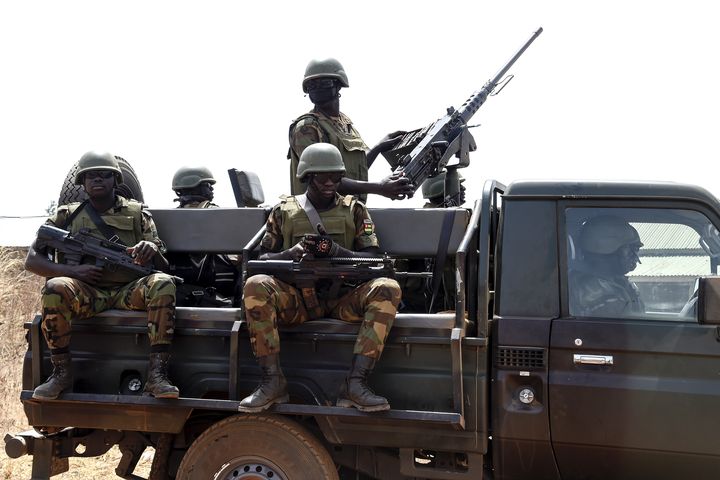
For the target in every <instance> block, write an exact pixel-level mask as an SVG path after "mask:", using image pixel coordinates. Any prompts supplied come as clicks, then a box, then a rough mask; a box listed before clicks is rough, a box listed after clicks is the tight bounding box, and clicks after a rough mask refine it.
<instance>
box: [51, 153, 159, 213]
mask: <svg viewBox="0 0 720 480" xmlns="http://www.w3.org/2000/svg"><path fill="white" fill-rule="evenodd" d="M115 158H116V159H117V161H118V165H119V166H120V170H121V171H122V174H123V183H122V184H121V185H120V186H118V193H119V194H120V195H122V196H123V197H126V198H130V199H133V200H137V201H138V202H144V201H145V200H144V199H143V193H142V188H141V187H140V182H139V181H138V178H137V174H136V173H135V170H133V168H132V166H130V163H128V161H127V160H125V159H124V158H122V157H118V156H117V155H116V156H115ZM77 171H78V164H77V162H75V164H74V165H73V166H72V167H71V168H70V171H69V172H68V174H67V175H66V176H65V181H64V182H63V184H62V188H61V189H60V197H59V198H58V205H67V204H68V203H73V202H82V201H83V200H85V199H86V198H87V194H86V193H85V190H83V187H82V185H75V174H76V173H77Z"/></svg>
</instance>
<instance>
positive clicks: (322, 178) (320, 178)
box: [313, 173, 344, 184]
mask: <svg viewBox="0 0 720 480" xmlns="http://www.w3.org/2000/svg"><path fill="white" fill-rule="evenodd" d="M343 176H344V175H343V174H342V173H315V174H313V178H314V179H315V180H316V181H317V182H318V183H320V184H323V183H326V182H327V181H328V180H330V181H331V182H332V183H340V180H342V178H343Z"/></svg>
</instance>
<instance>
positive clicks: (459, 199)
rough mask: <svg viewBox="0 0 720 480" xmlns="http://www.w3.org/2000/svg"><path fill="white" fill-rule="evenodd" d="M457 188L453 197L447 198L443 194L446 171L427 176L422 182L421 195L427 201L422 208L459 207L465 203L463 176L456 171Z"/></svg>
mask: <svg viewBox="0 0 720 480" xmlns="http://www.w3.org/2000/svg"><path fill="white" fill-rule="evenodd" d="M457 175H458V181H459V190H458V194H457V195H456V196H455V198H448V197H447V196H446V195H445V178H446V177H447V172H442V173H440V174H439V175H435V176H434V177H431V178H428V179H427V180H425V181H424V182H423V184H422V195H423V198H424V199H425V200H427V202H425V205H423V208H446V207H459V206H461V205H462V204H463V203H465V186H464V185H463V182H465V178H464V177H463V176H462V175H460V173H459V172H458V174H457Z"/></svg>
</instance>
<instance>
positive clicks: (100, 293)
mask: <svg viewBox="0 0 720 480" xmlns="http://www.w3.org/2000/svg"><path fill="white" fill-rule="evenodd" d="M110 308H117V309H121V310H147V312H148V335H149V337H150V344H151V345H163V344H164V345H169V344H170V342H171V341H172V336H173V329H174V326H175V283H174V281H173V280H172V278H171V277H170V276H169V275H166V274H164V273H153V274H152V275H148V276H147V277H143V278H139V279H137V280H134V281H132V282H130V283H128V284H127V285H123V286H121V287H107V288H99V287H95V286H92V285H88V284H87V283H85V282H82V281H80V280H77V279H74V278H69V277H55V278H50V279H48V281H47V283H45V287H44V288H43V290H42V330H43V334H44V335H45V340H46V341H47V344H48V346H49V347H50V348H51V349H59V348H65V347H68V346H69V345H70V331H71V325H72V320H73V319H85V318H90V317H92V316H94V315H96V314H98V313H100V312H102V311H104V310H108V309H110Z"/></svg>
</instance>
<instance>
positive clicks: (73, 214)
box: [58, 199, 90, 230]
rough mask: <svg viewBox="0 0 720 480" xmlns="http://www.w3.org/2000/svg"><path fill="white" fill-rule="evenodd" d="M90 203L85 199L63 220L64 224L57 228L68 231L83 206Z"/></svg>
mask: <svg viewBox="0 0 720 480" xmlns="http://www.w3.org/2000/svg"><path fill="white" fill-rule="evenodd" d="M89 202H90V200H88V199H85V200H83V201H82V203H81V204H80V205H78V207H77V208H76V209H75V210H74V211H73V212H72V213H71V214H70V215H69V216H68V217H67V218H66V219H65V223H64V224H63V225H58V228H60V229H62V230H68V226H69V225H70V224H71V223H72V221H73V220H75V217H77V216H78V215H79V214H80V212H82V209H83V208H85V206H86V205H87V204H88V203H89Z"/></svg>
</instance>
